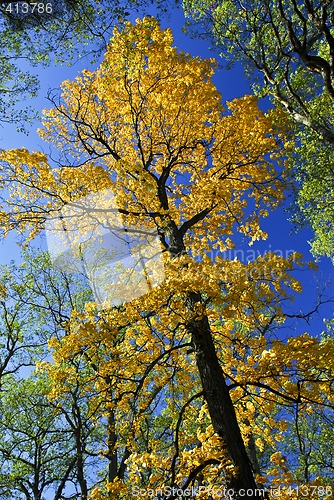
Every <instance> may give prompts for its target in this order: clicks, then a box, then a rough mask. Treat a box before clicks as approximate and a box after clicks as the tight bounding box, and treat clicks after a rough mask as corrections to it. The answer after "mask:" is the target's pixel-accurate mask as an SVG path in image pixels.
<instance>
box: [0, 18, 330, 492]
mask: <svg viewBox="0 0 334 500" xmlns="http://www.w3.org/2000/svg"><path fill="white" fill-rule="evenodd" d="M214 66H215V62H214V61H213V60H201V59H200V58H198V57H191V56H190V55H189V54H187V53H184V52H178V51H177V49H176V48H175V47H173V38H172V33H171V30H169V29H167V30H161V29H160V27H159V24H158V23H157V21H156V20H155V19H153V18H145V19H143V20H141V21H140V20H138V21H137V23H136V24H135V25H132V24H130V23H126V25H125V28H124V29H123V30H118V29H116V30H115V32H114V36H113V38H112V40H111V42H110V45H109V46H108V50H107V53H106V55H105V58H104V61H103V62H102V64H101V66H100V67H99V68H98V69H97V70H96V71H88V70H85V71H83V72H82V73H81V74H80V75H79V76H78V77H77V78H76V79H75V80H74V81H66V82H64V83H63V85H62V93H61V95H60V96H57V95H52V96H50V98H51V102H52V108H51V109H49V110H47V111H45V113H44V122H43V128H42V129H41V131H40V134H41V136H42V137H43V138H44V139H45V140H46V141H48V142H49V143H51V144H53V145H54V146H55V147H56V148H58V149H59V150H60V157H59V162H58V165H57V166H55V167H53V168H52V166H51V165H50V163H49V160H48V158H47V157H46V155H44V154H42V153H39V152H29V151H27V150H25V149H19V150H9V151H2V152H1V156H0V161H1V167H2V168H1V179H0V182H1V186H2V187H3V188H4V189H5V190H6V194H4V196H3V197H2V208H1V210H2V211H1V213H0V221H1V227H2V231H3V234H4V235H6V234H7V233H8V232H10V231H12V230H13V229H16V230H18V231H20V232H21V233H22V234H23V235H24V236H25V237H26V238H27V244H29V241H30V239H31V238H33V237H34V236H35V235H36V234H37V233H39V232H40V231H42V229H43V228H44V227H45V225H48V224H49V222H50V221H51V222H52V223H54V222H55V221H59V226H57V227H58V228H59V230H60V233H62V234H63V233H65V240H66V241H67V240H68V238H70V240H71V245H72V247H74V248H72V250H73V252H74V254H76V255H77V256H78V257H79V259H81V261H82V263H83V268H82V269H81V270H80V269H79V270H78V269H76V270H73V269H71V272H72V273H74V275H77V278H79V279H81V280H83V281H82V283H83V284H87V283H88V284H89V285H90V286H91V288H92V293H93V295H88V296H87V295H84V294H83V293H82V291H81V289H80V286H79V288H77V285H75V284H72V285H71V283H70V280H69V279H68V278H66V280H65V282H64V276H66V272H65V274H64V269H63V267H62V266H63V265H64V263H65V265H66V264H67V263H69V262H70V261H69V260H67V258H66V259H65V260H63V261H62V264H61V266H60V268H59V271H58V272H60V273H61V274H60V276H59V275H58V278H57V277H53V275H52V273H51V272H49V271H48V269H49V268H48V267H47V266H43V267H42V269H44V270H45V271H43V273H44V274H43V275H44V276H46V277H47V280H49V283H50V285H49V286H47V287H46V291H45V292H43V293H42V297H44V299H43V300H42V302H39V307H40V310H41V311H42V312H43V311H44V313H43V314H42V318H43V317H44V318H45V317H46V316H47V317H49V318H51V319H52V321H53V322H54V323H53V324H54V325H55V328H54V330H53V331H54V334H53V335H52V338H51V339H49V348H50V349H51V352H52V358H53V359H52V360H50V359H44V360H41V362H40V363H39V364H38V370H39V373H40V377H41V378H40V379H38V380H41V381H39V382H38V381H37V383H39V384H42V381H43V380H44V379H43V377H46V379H47V381H48V382H47V384H46V385H45V386H44V387H45V390H44V393H43V391H42V395H41V396H40V399H39V401H38V402H36V412H38V411H39V408H40V405H42V407H43V405H44V404H45V399H43V398H44V395H45V397H47V398H48V401H49V402H50V403H49V404H50V408H53V409H54V412H53V413H52V419H51V420H50V421H48V422H44V424H45V425H46V428H45V432H46V435H47V436H48V437H47V438H48V439H50V438H49V434H48V433H49V432H50V433H52V432H53V429H58V427H57V426H58V424H59V422H62V421H63V419H65V421H64V429H63V430H64V434H63V436H64V439H65V440H66V439H67V436H68V441H67V443H68V445H67V446H68V449H69V450H72V451H70V453H71V457H73V462H72V461H71V460H70V461H69V462H66V463H65V464H63V466H62V469H61V475H62V478H63V479H64V480H65V482H67V481H68V482H69V483H70V484H72V485H73V484H75V485H76V488H77V490H76V495H77V496H79V497H80V496H81V498H86V497H87V496H88V498H91V499H94V500H102V499H105V498H113V499H116V498H118V499H125V498H126V499H129V498H130V499H131V498H136V497H138V494H140V496H144V495H146V496H149V497H153V498H170V497H172V498H177V496H182V495H183V496H187V495H188V492H189V491H190V490H189V488H191V487H192V488H195V489H196V492H197V497H198V498H203V499H209V498H220V497H221V496H222V495H224V493H221V491H222V488H228V489H229V490H230V496H231V497H232V498H235V499H237V498H240V497H241V496H242V495H243V492H245V491H247V492H248V498H259V495H260V493H261V494H262V496H263V497H267V498H269V497H270V488H278V487H279V488H280V498H282V499H288V498H291V495H295V496H292V498H297V496H296V491H297V490H296V489H294V487H295V486H296V483H297V482H298V481H299V477H300V470H301V468H302V467H304V469H303V470H304V471H306V472H305V483H304V487H306V488H308V489H309V491H311V488H313V489H312V495H313V497H314V498H319V499H322V498H330V496H331V495H332V491H331V488H330V486H329V484H328V483H329V478H331V477H332V464H330V463H328V464H327V466H326V473H325V474H323V475H322V477H320V476H319V475H318V471H319V463H321V462H320V459H319V456H320V454H321V453H322V450H323V449H324V443H321V446H320V447H319V450H318V451H319V453H316V452H312V455H311V454H307V453H306V451H305V450H306V448H305V447H306V446H308V445H307V443H306V440H307V439H310V434H309V432H308V429H309V427H308V425H307V422H308V420H309V418H311V417H312V416H313V415H316V414H317V412H319V413H320V414H321V415H322V417H323V418H320V420H319V419H318V420H317V419H315V423H314V429H315V432H317V430H316V428H322V429H325V428H326V425H327V429H328V425H329V422H331V421H332V410H333V394H332V384H333V355H332V354H333V340H332V336H331V334H330V332H328V335H323V336H322V337H321V336H319V337H313V336H311V335H309V334H307V333H303V334H301V335H296V336H295V337H291V338H288V339H286V340H284V339H279V338H278V336H277V335H276V332H277V329H279V328H282V327H283V325H284V321H285V319H286V317H287V314H286V311H285V305H286V303H287V302H288V301H289V300H290V299H291V298H292V297H293V295H294V293H299V292H300V291H301V289H300V285H299V283H298V281H297V280H296V279H295V277H294V275H293V271H294V269H296V268H300V267H302V266H303V264H302V262H301V260H300V256H299V255H297V254H293V255H290V257H289V258H283V257H281V256H279V255H277V254H275V253H272V252H268V253H266V254H265V255H263V256H259V257H258V258H257V259H256V260H255V261H254V262H249V263H248V264H243V263H242V262H240V261H238V260H237V259H236V260H234V261H230V260H228V259H226V258H225V257H224V251H225V250H226V249H229V248H232V247H233V239H234V236H235V231H238V232H239V233H241V234H243V235H245V236H246V237H247V238H248V239H249V241H250V243H252V242H254V241H255V240H257V239H259V238H264V237H266V235H265V233H264V231H263V230H262V229H261V221H262V219H263V218H264V217H266V216H267V215H268V211H270V210H272V209H274V208H275V207H276V206H277V205H278V203H279V202H280V201H281V200H282V197H283V192H284V186H285V183H284V179H283V178H282V175H281V174H282V161H283V159H284V155H285V153H284V143H285V137H284V132H280V131H279V130H278V128H277V126H276V124H275V121H274V120H273V118H272V116H271V114H270V113H269V114H265V113H263V112H262V111H260V110H259V108H258V105H257V99H256V98H255V97H254V96H246V97H244V98H241V99H236V100H234V101H232V102H231V103H228V104H227V106H226V107H224V106H223V104H222V100H221V95H220V94H219V92H217V90H216V88H215V86H214V85H213V83H212V75H213V73H214ZM101 192H102V193H104V197H103V205H102V208H101V205H100V198H98V197H96V196H97V195H98V194H99V193H101ZM96 200H97V201H96ZM86 201H88V203H86ZM115 202H116V205H115ZM78 207H79V208H81V209H82V210H83V212H80V213H81V214H82V216H81V217H80V221H83V222H84V223H83V224H81V223H80V224H79V225H76V223H77V218H78V212H77V211H76V210H77V209H78ZM115 211H117V214H118V217H119V218H120V220H121V222H122V226H124V231H123V233H121V234H122V237H124V238H125V236H124V235H125V234H126V232H128V233H129V231H130V230H132V229H133V228H134V227H135V228H140V230H141V231H142V234H144V235H145V237H147V234H149V235H151V234H156V235H157V239H158V241H159V245H160V247H159V248H160V249H159V252H158V255H159V259H160V261H162V263H163V276H162V279H161V280H157V281H156V282H154V283H153V286H151V289H150V290H149V291H147V290H143V291H142V292H141V293H140V294H137V295H136V296H131V295H130V296H127V297H126V299H124V300H123V301H122V302H121V303H120V304H118V303H117V304H114V303H113V302H112V301H110V302H109V304H107V305H105V306H104V307H99V304H97V303H96V301H95V299H94V290H95V288H96V286H97V285H98V284H99V282H101V281H103V283H105V282H107V281H108V280H105V279H104V277H105V276H107V277H108V276H110V274H109V273H110V269H112V270H113V274H112V276H113V280H109V289H110V294H112V292H113V289H115V288H117V289H119V288H121V287H122V286H123V282H124V281H126V280H128V279H130V278H129V272H128V269H127V268H126V266H125V269H124V266H123V264H122V262H121V263H120V262H115V259H113V256H108V255H107V256H106V255H105V254H103V258H102V261H99V262H98V263H97V264H98V266H100V268H99V274H98V275H97V278H96V280H95V281H94V276H93V277H92V275H91V274H90V273H86V271H85V270H86V267H85V265H84V264H85V255H87V253H86V254H85V252H88V254H89V255H92V250H91V249H92V247H91V246H90V245H91V237H90V234H91V233H90V231H91V230H92V228H93V230H94V233H95V237H96V242H97V245H98V244H100V243H101V242H102V243H101V244H103V237H104V233H103V231H105V230H107V232H109V233H110V234H111V235H112V236H113V237H116V236H117V237H119V227H115V219H114V214H115ZM73 221H74V222H75V224H73ZM73 231H74V232H75V234H74V236H73V237H71V236H72V235H71V234H69V233H70V232H73ZM153 232H154V233H153ZM63 236H64V234H63ZM65 240H64V239H62V238H61V236H59V242H60V245H59V247H60V248H59V249H60V252H61V251H62V250H64V252H63V253H65V250H66V248H65V247H63V246H62V242H63V241H65ZM88 240H89V241H88ZM148 240H149V238H148ZM87 245H88V250H87ZM98 248H99V249H100V248H101V247H98ZM213 250H214V251H213ZM132 251H134V252H137V251H138V246H137V242H136V243H135V245H134V247H133V248H132ZM97 254H98V256H99V252H98V253H97ZM94 255H95V254H94ZM144 257H145V256H144ZM106 259H107V260H106ZM101 262H102V266H101ZM156 262H157V261H156V260H155V259H154V258H153V257H152V255H150V256H149V257H148V258H146V260H145V259H144V262H143V264H142V267H141V268H139V271H138V273H139V274H140V273H141V272H142V273H144V274H145V273H146V276H150V273H151V271H152V268H153V269H154V268H155V266H156ZM55 264H57V262H55ZM39 265H40V264H39ZM36 266H37V264H36ZM122 266H123V267H122ZM37 267H38V266H37ZM65 270H66V269H65ZM69 270H70V269H68V271H69ZM115 271H116V272H115ZM54 272H55V273H56V271H54ZM131 278H133V276H131ZM137 278H138V276H134V278H133V279H134V280H136V279H137ZM39 281H40V280H38V279H37V280H33V282H34V283H35V284H34V288H35V287H36V286H39ZM61 284H62V285H61ZM64 285H65V288H64ZM73 287H74V288H73ZM23 289H24V290H25V289H26V288H23ZM42 290H45V289H44V288H43V287H42ZM61 290H64V293H63V292H62V291H61ZM71 290H73V293H71ZM74 290H77V292H74ZM106 291H108V290H106ZM49 293H51V294H52V296H53V297H54V298H53V299H50V298H49ZM37 297H40V294H37ZM39 300H40V299H37V301H39ZM44 314H45V315H46V316H43V315H44ZM35 384H36V381H35ZM34 390H35V389H34V386H33V387H32V389H31V390H30V389H29V390H27V391H26V392H27V393H29V394H30V396H29V397H31V398H34V397H35V392H34ZM13 394H14V393H13ZM13 397H14V398H15V399H17V396H16V395H15V394H14V396H13ZM8 404H9V405H14V401H13V399H10V398H9V399H8ZM22 404H24V401H23V403H22ZM6 418H7V416H6V415H4V417H3V419H2V422H4V424H3V425H4V427H5V426H6V420H5V419H6ZM37 418H39V417H37ZM59 419H60V420H59ZM293 422H295V424H296V425H295V427H293ZM14 424H15V429H17V427H18V425H19V424H17V422H16V421H15V422H13V425H14ZM26 425H27V423H26V422H25V421H24V422H23V423H22V426H21V427H20V428H21V430H22V431H23V430H24V428H25V426H26ZM317 426H318V427H317ZM57 432H58V430H57ZM83 433H84V434H83ZM13 437H14V438H15V439H14V442H13V444H12V445H11V446H12V447H13V450H15V449H17V448H20V443H21V438H20V436H18V435H17V434H16V430H15V436H13ZM31 439H32V440H34V435H31ZM289 439H290V440H291V441H292V442H294V443H295V442H298V443H299V445H300V447H302V446H304V451H305V453H304V454H300V455H301V456H302V457H304V458H305V460H306V459H307V460H308V462H307V464H306V465H307V467H306V465H305V463H304V462H303V463H302V460H303V458H300V455H299V454H297V456H296V455H295V454H293V455H292V456H285V455H284V452H285V450H286V449H287V448H288V449H289V453H293V452H292V451H291V449H290V448H289ZM98 440H100V442H101V443H102V444H101V448H100V450H99V451H98V453H96V449H94V450H93V449H92V444H94V443H96V442H97V441H98ZM291 441H290V442H291ZM286 447H287V448H286ZM33 449H36V447H35V448H32V447H28V448H26V450H27V451H26V453H32V451H31V450H33ZM49 449H50V452H51V454H52V453H53V441H52V439H51V440H49ZM312 451H313V450H312ZM0 453H1V450H0ZM13 457H14V462H15V453H14V451H13V455H12V457H9V458H8V457H4V459H6V460H9V459H10V458H11V459H13ZM60 458H61V457H60ZM98 458H100V460H101V462H100V463H102V464H103V465H102V467H101V468H100V466H99V465H96V461H97V460H98ZM58 459H59V457H58ZM90 459H92V460H93V464H95V465H93V471H95V472H96V477H93V479H92V477H91V476H90V474H91V472H92V468H89V466H88V463H89V460H90ZM295 459H296V461H294V460H295ZM290 464H291V467H290V470H289V465H290ZM17 467H18V465H16V468H17ZM20 467H21V465H20ZM29 467H30V468H29V470H28V472H27V470H26V471H25V472H26V473H27V476H29V474H30V473H31V471H32V470H34V467H35V469H36V466H35V465H34V464H32V463H31V462H30V465H29ZM43 467H44V466H43ZM66 467H68V468H66ZM94 467H95V468H94ZM103 467H104V468H103ZM45 474H46V475H47V476H48V477H50V480H52V481H54V478H53V472H52V468H51V469H46V470H45ZM52 478H53V479H52ZM0 479H1V478H0ZM58 486H59V487H60V486H61V485H59V484H58ZM265 487H266V488H268V489H269V491H268V492H265V491H264V488H265ZM259 490H261V491H259ZM57 491H58V490H57ZM59 491H61V492H62V495H63V498H71V492H70V491H68V490H65V489H61V490H59ZM275 491H276V490H272V496H273V495H275ZM292 491H293V493H292ZM313 493H314V494H313ZM23 495H24V492H23ZM66 495H67V496H66ZM188 496H189V495H188ZM19 498H24V496H22V495H21V497H19ZM26 498H30V497H29V496H27V495H26ZM55 498H56V497H55ZM58 498H59V497H58Z"/></svg>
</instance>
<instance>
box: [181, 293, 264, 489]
mask: <svg viewBox="0 0 334 500" xmlns="http://www.w3.org/2000/svg"><path fill="white" fill-rule="evenodd" d="M200 299H201V297H200V294H197V293H192V294H190V296H189V306H190V307H191V308H192V309H194V305H195V303H196V302H200ZM187 326H188V331H189V332H190V333H191V337H192V344H193V347H194V350H195V352H196V363H197V368H198V371H199V375H200V378H201V382H202V388H203V393H204V399H205V400H206V402H207V405H208V410H209V414H210V417H211V422H212V426H213V429H214V431H215V433H216V434H218V435H219V436H220V437H221V438H222V440H223V441H224V444H225V445H226V449H227V453H228V456H229V458H230V460H231V462H232V464H233V465H234V466H235V468H236V475H233V476H232V475H231V477H229V478H228V487H229V488H231V489H233V490H234V492H235V494H234V498H242V496H243V498H245V494H242V493H243V492H242V493H241V496H239V494H238V491H240V490H244V491H247V490H249V491H248V493H247V496H246V498H257V499H258V498H259V494H258V493H256V491H255V490H256V489H257V485H256V482H255V479H254V474H253V470H252V465H251V461H250V459H249V457H248V455H247V452H246V448H245V444H244V441H243V439H242V436H241V432H240V428H239V424H238V421H237V417H236V414H235V411H234V406H233V402H232V400H231V397H230V393H229V390H228V386H227V384H226V381H225V376H224V373H223V371H222V368H221V366H220V364H219V360H218V357H217V353H216V349H215V346H214V343H213V339H212V335H211V330H210V325H209V322H208V318H207V317H206V316H204V317H202V318H201V319H192V320H191V321H190V322H189V323H188V325H187Z"/></svg>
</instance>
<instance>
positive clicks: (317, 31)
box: [183, 0, 334, 259]
mask: <svg viewBox="0 0 334 500" xmlns="http://www.w3.org/2000/svg"><path fill="white" fill-rule="evenodd" d="M183 5H184V9H185V13H186V15H188V16H190V17H191V18H192V19H193V20H194V23H191V24H190V25H191V28H190V29H191V30H192V29H194V31H195V32H196V33H197V34H200V35H201V36H204V37H207V38H209V39H210V40H212V42H213V44H214V46H215V47H217V49H218V50H219V51H220V54H221V56H222V58H223V60H224V61H227V64H233V63H235V62H237V61H240V62H241V63H242V64H243V66H244V68H245V70H246V73H247V75H248V76H249V77H251V78H252V79H253V82H254V87H253V88H254V90H255V92H256V94H258V95H259V96H266V95H269V96H271V97H272V98H273V102H274V103H275V104H276V105H277V107H278V108H282V109H284V111H285V118H283V119H285V120H288V121H290V122H291V125H292V129H293V133H294V141H295V145H294V149H293V155H292V158H291V167H292V175H293V176H295V177H296V179H297V181H298V182H297V188H298V194H297V204H296V207H295V210H294V212H295V217H294V220H295V221H296V222H297V223H298V224H303V222H304V223H305V220H306V221H308V223H310V224H311V226H312V229H313V231H314V235H315V236H314V240H313V242H312V251H313V252H314V253H315V254H317V255H327V256H329V257H330V258H332V259H333V248H334V247H333V242H334V239H333V237H334V232H333V231H334V230H333V209H332V208H333V192H334V191H333V167H332V161H331V158H332V153H333V144H334V128H333V119H332V117H333V102H334V92H333V84H334V79H333V75H334V59H333V54H334V38H333V26H334V25H333V22H334V11H333V2H331V1H318V0H312V1H308V0H305V1H304V0H300V1H294V0H279V1H278V2H276V1H271V0H264V1H261V2H253V1H252V0H251V1H246V2H239V1H238V0H235V1H234V0H231V1H230V0H226V1H220V2H212V1H210V0H208V1H197V0H194V1H193V0H185V1H184V2H183ZM280 120H282V115H281V118H280Z"/></svg>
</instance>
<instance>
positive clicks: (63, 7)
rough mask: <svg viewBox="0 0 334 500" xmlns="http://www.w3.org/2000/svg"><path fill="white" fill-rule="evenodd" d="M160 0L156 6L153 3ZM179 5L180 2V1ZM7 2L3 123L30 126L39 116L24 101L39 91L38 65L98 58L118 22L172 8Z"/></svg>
mask: <svg viewBox="0 0 334 500" xmlns="http://www.w3.org/2000/svg"><path fill="white" fill-rule="evenodd" d="M153 3H154V7H153ZM176 3H177V2H176ZM37 4H38V5H34V2H29V1H28V2H23V3H22V2H2V3H1V5H0V41H1V46H2V52H1V57H0V71H1V75H2V79H1V80H2V81H1V86H0V122H2V123H14V124H16V125H17V128H18V129H20V130H25V129H26V127H25V125H26V124H27V122H28V121H30V120H31V121H32V120H33V119H35V118H36V112H35V110H34V109H33V108H32V107H29V106H26V107H24V105H23V101H24V100H25V99H31V98H32V97H35V96H36V95H37V94H38V89H39V80H38V75H37V74H36V71H34V67H38V66H40V67H43V66H47V65H50V64H66V65H71V64H72V63H74V62H75V61H77V60H79V59H80V58H82V57H87V58H88V59H89V61H90V62H91V63H92V62H95V61H96V60H97V59H98V58H99V57H100V56H101V55H102V54H103V53H104V51H105V50H106V47H107V44H108V42H109V39H110V37H111V36H112V33H113V29H114V26H115V25H117V24H120V25H122V23H123V22H124V20H125V19H126V18H128V17H129V16H131V15H144V14H145V13H146V12H147V11H148V10H150V8H154V9H155V10H156V12H157V14H158V13H160V15H164V14H166V13H167V12H168V10H169V9H170V7H171V5H170V2H166V1H164V2H161V1H160V0H158V1H157V2H152V1H151V0H139V1H137V0H136V1H132V0H129V1H111V0H103V1H100V2H98V3H96V4H95V3H94V4H92V2H90V1H88V0H50V1H46V0H45V2H39V3H38V2H37Z"/></svg>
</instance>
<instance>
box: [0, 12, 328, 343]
mask: <svg viewBox="0 0 334 500" xmlns="http://www.w3.org/2000/svg"><path fill="white" fill-rule="evenodd" d="M183 22H184V19H183V16H182V13H181V11H180V10H175V11H174V12H173V13H172V15H171V19H170V20H169V21H164V22H163V23H162V26H163V27H167V26H171V27H172V30H173V34H174V40H175V45H176V46H177V47H178V48H179V49H180V50H184V51H187V52H190V53H191V54H192V55H198V56H201V57H212V56H216V55H215V54H213V53H212V52H210V51H209V50H208V42H207V41H205V40H192V39H191V38H190V37H188V36H186V35H185V34H184V33H183V32H182V25H183ZM95 66H97V65H95ZM95 66H93V68H94V67H95ZM85 67H88V68H89V69H90V68H91V67H92V66H91V65H90V64H89V62H88V60H85V59H84V60H82V61H80V62H78V63H77V64H75V65H74V66H72V67H66V66H63V67H59V66H58V67H56V68H55V67H50V68H47V69H41V68H38V70H36V71H37V72H38V76H39V78H40V81H41V89H40V93H39V96H38V98H36V99H34V100H32V101H31V102H30V104H31V105H32V106H34V107H36V108H37V109H38V110H39V111H41V110H42V109H43V108H45V107H49V103H48V101H47V99H46V97H45V96H46V93H47V91H48V89H50V88H58V87H59V85H60V83H61V82H62V81H63V80H65V79H73V78H75V76H76V75H77V73H78V71H80V70H81V69H84V68H85ZM214 82H215V84H216V86H217V88H218V90H219V91H220V92H221V93H222V97H223V100H224V101H226V100H232V99H233V98H235V97H241V96H243V95H245V94H247V93H250V84H249V82H248V81H246V79H245V77H244V75H243V71H242V68H241V67H240V66H238V67H237V68H235V69H233V70H230V71H227V70H217V72H216V75H215V77H214ZM263 106H264V107H265V106H266V103H263ZM38 126H39V123H34V124H33V126H32V127H31V132H30V134H29V135H28V136H26V135H23V134H21V133H18V132H16V130H15V126H12V125H8V126H7V125H6V126H5V127H4V128H2V129H0V138H1V143H2V148H4V149H9V148H21V147H26V148H27V149H29V150H44V151H45V152H47V151H48V145H47V144H45V143H43V141H42V140H41V139H40V138H39V136H38V135H37V133H36V129H37V128H38ZM288 217H289V214H288V213H287V212H286V211H284V209H283V208H279V209H278V210H277V211H276V212H275V213H273V214H270V216H269V217H268V218H267V219H266V220H264V221H263V228H264V230H266V231H267V232H268V235H269V236H268V239H267V240H266V241H264V242H256V243H255V244H254V245H253V246H252V247H248V246H247V243H246V242H245V241H243V240H242V239H241V238H240V239H239V246H238V247H237V248H236V251H240V252H241V251H243V252H244V257H245V259H246V260H247V259H248V260H252V259H253V257H255V256H256V255H259V254H263V253H265V252H266V251H274V250H276V251H278V252H280V253H281V254H282V255H286V254H287V252H289V251H292V250H294V251H297V252H301V253H302V254H304V258H305V260H306V261H308V260H311V259H312V256H311V254H310V252H309V245H308V243H307V241H308V240H309V239H311V238H312V232H311V231H310V230H309V229H303V230H302V231H300V232H298V233H297V234H296V233H294V232H293V227H292V225H291V223H290V222H289V221H288ZM291 232H292V233H291ZM252 252H253V253H252ZM240 255H241V254H240V253H239V256H240ZM231 256H232V257H233V254H231ZM12 258H19V251H18V247H17V245H16V244H15V241H14V238H13V237H10V238H9V239H8V240H7V241H5V242H1V244H0V262H2V263H4V262H8V261H9V260H10V259H12ZM318 266H319V269H318V272H317V273H314V272H311V271H298V272H296V276H297V277H298V278H299V279H300V280H301V281H302V283H303V287H304V290H303V293H302V294H301V295H300V296H299V297H298V298H297V299H296V301H295V304H294V305H293V308H292V309H291V311H292V310H294V311H296V312H299V310H300V309H302V310H304V311H305V312H307V311H309V310H310V309H312V307H313V304H314V302H315V301H316V299H317V287H318V286H319V287H320V289H321V288H322V287H323V286H324V285H325V283H326V282H328V281H330V280H331V279H332V278H333V265H332V263H331V261H330V260H329V259H328V258H322V259H320V261H319V263H318ZM331 294H333V295H334V289H333V285H332V286H330V287H329V288H328V290H327V296H330V295H331ZM332 312H333V307H332V305H331V304H329V305H327V306H326V307H323V308H322V309H321V310H320V314H319V315H315V317H314V318H313V319H312V321H311V323H310V325H305V324H301V323H299V324H297V323H296V324H293V326H292V327H293V328H296V331H295V333H302V332H303V331H309V332H310V333H312V334H317V333H319V331H321V330H322V329H323V317H327V318H330V317H331V316H332Z"/></svg>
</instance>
